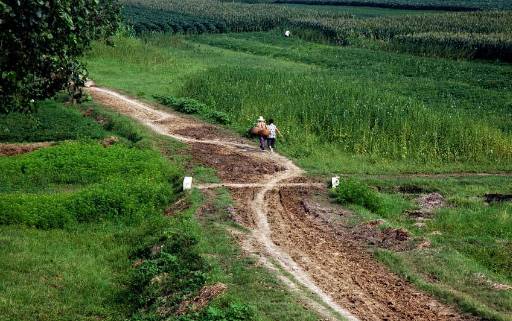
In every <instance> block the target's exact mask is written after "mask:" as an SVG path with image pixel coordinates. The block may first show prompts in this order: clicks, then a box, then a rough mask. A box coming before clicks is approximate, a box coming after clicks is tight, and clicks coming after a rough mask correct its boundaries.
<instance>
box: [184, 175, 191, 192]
mask: <svg viewBox="0 0 512 321" xmlns="http://www.w3.org/2000/svg"><path fill="white" fill-rule="evenodd" d="M188 189H192V177H190V176H185V178H184V179H183V190H184V191H186V190H188Z"/></svg>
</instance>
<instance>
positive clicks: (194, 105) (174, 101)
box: [153, 95, 231, 125]
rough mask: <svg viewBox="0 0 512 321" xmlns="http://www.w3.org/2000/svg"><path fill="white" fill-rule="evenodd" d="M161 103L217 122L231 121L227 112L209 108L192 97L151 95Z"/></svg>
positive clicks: (227, 122)
mask: <svg viewBox="0 0 512 321" xmlns="http://www.w3.org/2000/svg"><path fill="white" fill-rule="evenodd" d="M153 97H154V98H155V99H156V100H157V101H158V102H160V103H161V104H162V105H165V106H168V107H172V108H173V109H174V110H176V111H179V112H181V113H185V114H197V115H200V116H203V117H204V118H206V119H208V120H210V121H212V122H214V123H219V124H224V125H225V124H229V123H230V122H231V119H230V117H229V116H228V114H226V113H224V112H221V111H217V110H214V109H211V108H210V107H208V106H207V105H205V104H203V103H201V102H199V101H197V100H195V99H192V98H176V97H172V96H160V95H155V96H153Z"/></svg>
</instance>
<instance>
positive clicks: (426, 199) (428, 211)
mask: <svg viewBox="0 0 512 321" xmlns="http://www.w3.org/2000/svg"><path fill="white" fill-rule="evenodd" d="M416 204H417V205H418V209H415V210H410V211H408V212H407V214H409V216H410V217H412V218H415V219H416V220H418V221H421V220H422V219H425V218H427V219H428V218H429V217H432V216H433V215H434V212H435V211H436V210H438V209H440V208H442V207H444V206H446V200H445V199H444V197H443V195H441V194H439V193H437V192H434V193H429V194H424V195H421V196H420V197H418V198H417V199H416ZM418 223H420V224H423V222H418ZM418 226H420V225H418Z"/></svg>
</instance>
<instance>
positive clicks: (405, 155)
mask: <svg viewBox="0 0 512 321" xmlns="http://www.w3.org/2000/svg"><path fill="white" fill-rule="evenodd" d="M182 95H184V96H191V97H193V98H195V99H198V100H200V101H203V102H205V103H207V104H209V105H212V106H216V108H217V109H218V110H221V111H223V112H226V113H228V114H230V115H233V118H234V119H235V120H236V123H238V124H239V126H240V127H241V128H244V127H246V128H249V127H250V126H251V124H252V123H253V122H254V116H255V115H258V114H263V115H265V116H267V117H272V118H274V119H277V120H278V125H280V126H281V127H282V128H286V131H285V133H286V136H287V141H288V143H289V144H292V145H295V146H297V147H298V150H297V152H300V149H299V148H301V149H302V150H303V152H305V153H307V152H308V150H310V149H312V148H315V145H318V144H322V143H327V144H335V145H337V146H340V147H341V148H342V149H343V150H344V151H345V152H348V153H353V154H356V155H363V156H369V157H383V158H387V159H395V160H396V159H403V160H415V161H420V162H436V161H437V162H439V161H446V162H488V161H490V160H492V162H501V163H508V162H510V161H511V160H512V137H511V136H509V135H507V134H505V133H503V132H501V131H500V130H499V129H497V128H493V126H492V125H491V124H489V123H486V122H484V121H478V120H475V119H472V118H469V117H467V116H465V115H463V114H462V113H458V112H457V111H451V112H450V113H449V114H447V113H444V112H438V111H434V110H431V109H428V108H427V107H426V106H425V105H424V104H422V103H420V102H418V101H415V100H412V99H407V98H405V97H401V96H398V95H396V94H394V93H384V92H382V91H380V90H378V89H377V90H376V89H375V88H367V87H364V86H361V85H360V84H357V83H347V82H344V81H342V80H341V79H339V78H338V77H337V76H336V74H334V73H331V72H325V71H319V72H317V71H310V72H307V73H306V72H296V71H290V70H286V69H281V70H279V69H278V70H275V69H274V70H269V69H265V68H255V67H251V66H243V67H242V66H222V67H218V68H213V69H211V70H209V71H208V72H206V73H202V74H200V75H198V76H197V77H194V78H192V79H191V80H189V81H188V82H187V83H186V85H185V86H184V87H183V90H182Z"/></svg>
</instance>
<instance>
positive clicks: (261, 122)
mask: <svg viewBox="0 0 512 321" xmlns="http://www.w3.org/2000/svg"><path fill="white" fill-rule="evenodd" d="M256 128H257V129H258V136H259V138H260V149H261V150H265V138H266V135H265V133H266V132H267V130H268V129H267V124H266V123H265V118H263V116H260V117H259V118H258V123H257V124H256Z"/></svg>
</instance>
